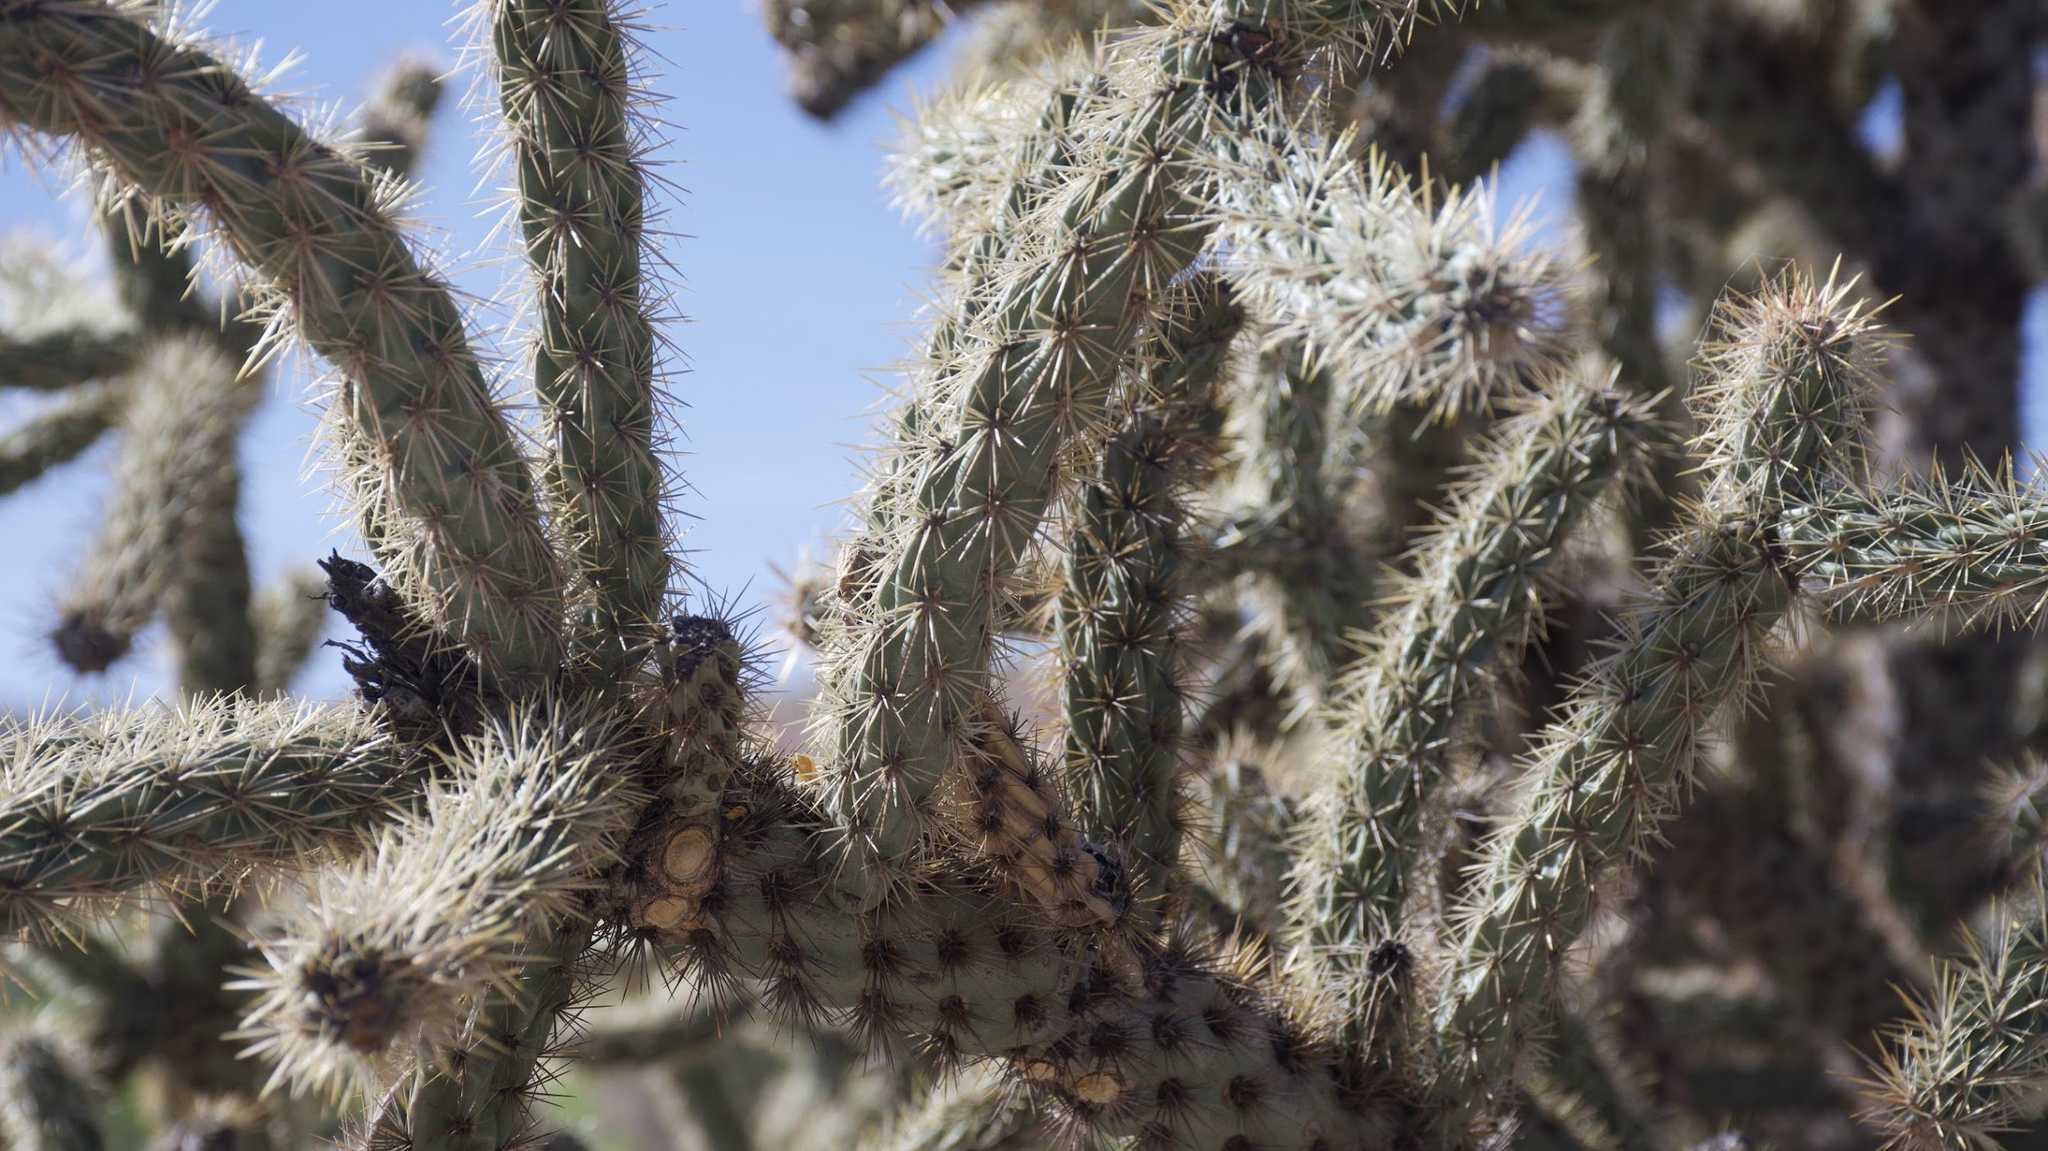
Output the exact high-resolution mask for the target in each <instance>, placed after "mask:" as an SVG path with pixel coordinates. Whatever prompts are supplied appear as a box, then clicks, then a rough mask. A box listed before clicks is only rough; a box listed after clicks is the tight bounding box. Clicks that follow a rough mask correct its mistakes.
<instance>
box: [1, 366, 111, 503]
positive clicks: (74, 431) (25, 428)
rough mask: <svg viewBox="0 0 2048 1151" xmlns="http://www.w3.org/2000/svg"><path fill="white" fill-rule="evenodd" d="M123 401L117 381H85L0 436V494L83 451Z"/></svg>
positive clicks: (103, 431) (97, 435)
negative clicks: (106, 382)
mask: <svg viewBox="0 0 2048 1151" xmlns="http://www.w3.org/2000/svg"><path fill="white" fill-rule="evenodd" d="M126 399H127V397H126V395H125V394H124V392H123V389H121V388H120V387H119V386H117V385H109V384H89V385H87V386H85V387H82V388H78V389H75V390H73V391H72V392H70V393H68V394H66V395H65V396H63V397H62V398H60V399H59V400H58V401H57V402H56V403H55V404H52V405H51V406H49V407H48V408H46V409H44V410H42V411H39V412H37V413H36V414H35V415H34V416H33V417H31V418H30V419H28V420H27V421H25V422H23V423H21V424H19V425H17V426H15V427H13V428H10V429H8V430H7V431H6V432H5V433H4V434H0V496H4V495H9V494H11V493H13V492H15V491H16V490H18V489H20V488H22V487H24V486H26V485H28V484H31V483H34V482H35V481H36V480H38V479H41V478H42V476H43V474H44V473H45V472H48V471H49V470H50V469H52V468H56V467H60V466H62V465H64V464H67V463H70V462H71V461H72V460H75V459H77V458H78V457H79V456H81V455H83V454H84V453H85V451H86V450H87V449H88V448H91V447H92V446H93V445H94V444H96V443H98V442H99V440H100V437H101V436H103V435H105V434H106V433H107V429H108V428H110V427H112V426H113V425H114V424H115V422H116V421H118V420H119V419H120V416H121V408H122V406H123V405H124V403H125V402H126Z"/></svg>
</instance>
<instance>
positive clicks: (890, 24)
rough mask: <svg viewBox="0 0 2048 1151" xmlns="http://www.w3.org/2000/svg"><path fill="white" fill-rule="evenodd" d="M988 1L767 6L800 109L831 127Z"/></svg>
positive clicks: (861, 0) (864, 0) (783, 1)
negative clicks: (851, 106)
mask: <svg viewBox="0 0 2048 1151" xmlns="http://www.w3.org/2000/svg"><path fill="white" fill-rule="evenodd" d="M982 2H983V0H767V2H766V3H765V4H764V5H763V6H762V7H763V12H764V15H765V16H766V17H767V21H768V34H769V35H770V36H772V37H774V38H775V42H776V43H778V44H780V45H782V48H783V51H785V52H787V53H788V54H789V86H790V94H791V95H792V96H794V97H795V98H796V102H797V106H798V107H800V108H802V109H803V110H804V111H806V112H808V113H810V114H811V115H813V116H816V117H817V118H818V119H820V120H830V119H831V118H832V117H834V116H836V115H838V114H839V112H840V110H841V109H843V108H844V107H846V104H847V102H848V101H850V100H852V99H853V98H854V97H855V96H858V95H860V94H861V93H862V92H864V91H866V90H867V89H869V88H871V87H873V86H874V85H875V84H877V83H879V82H880V81H881V80H882V78H883V77H884V76H886V75H888V74H889V71H890V69H892V68H894V67H895V66H896V65H898V64H900V63H902V62H903V61H904V60H907V59H909V58H910V57H911V56H913V55H915V54H916V53H917V51H918V49H920V48H923V47H924V46H925V45H926V44H928V43H930V42H931V41H932V39H933V38H934V37H936V36H937V35H938V34H939V33H940V32H942V31H944V30H945V27H946V25H947V24H948V23H950V22H951V21H952V19H953V17H954V16H956V15H958V14H961V13H964V12H967V11H970V10H972V9H974V8H976V7H979V6H980V4H981V3H982Z"/></svg>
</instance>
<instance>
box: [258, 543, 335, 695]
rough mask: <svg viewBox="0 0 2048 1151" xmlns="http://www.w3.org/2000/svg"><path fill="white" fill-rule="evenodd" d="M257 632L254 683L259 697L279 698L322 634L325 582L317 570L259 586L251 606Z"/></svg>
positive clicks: (325, 615)
mask: <svg viewBox="0 0 2048 1151" xmlns="http://www.w3.org/2000/svg"><path fill="white" fill-rule="evenodd" d="M250 613H251V615H252V617H253V621H254V624H255V628H256V679H255V681H254V683H253V684H252V685H251V686H252V687H253V689H254V690H255V692H256V694H257V695H259V696H279V695H283V694H285V692H286V691H288V690H289V689H290V688H291V684H292V679H293V678H294V677H296V676H297V675H298V674H299V669H301V668H303V667H304V666H305V665H306V660H307V658H308V657H309V656H311V655H312V654H313V649H314V647H315V645H317V644H318V643H319V642H320V637H321V636H323V635H325V634H326V633H327V621H328V620H329V619H330V618H332V617H331V616H330V615H329V614H328V603H327V579H326V577H324V576H322V575H321V574H320V573H319V572H317V571H312V570H305V569H302V570H297V571H292V572H288V573H286V575H285V576H284V578H283V579H280V580H279V581H278V582H276V583H274V584H272V585H271V586H269V587H266V588H264V589H263V590H262V591H260V592H258V593H257V595H256V601H255V602H254V603H253V604H251V605H250Z"/></svg>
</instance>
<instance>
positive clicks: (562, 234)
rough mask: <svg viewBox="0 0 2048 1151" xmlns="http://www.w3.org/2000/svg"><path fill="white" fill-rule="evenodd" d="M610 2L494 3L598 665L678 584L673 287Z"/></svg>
mask: <svg viewBox="0 0 2048 1151" xmlns="http://www.w3.org/2000/svg"><path fill="white" fill-rule="evenodd" d="M612 7H613V5H611V4H608V3H604V2H603V0H583V2H578V3H571V4H562V3H554V2H550V0H492V2H491V3H489V4H486V5H485V7H484V10H485V12H486V13H488V15H489V18H490V28H489V34H490V43H491V47H492V49H493V53H494V58H495V63H496V69H497V82H498V92H499V102H500V104H501V105H502V107H503V109H504V113H505V125H506V134H507V140H506V143H507V146H508V149H509V151H510V154H511V162H512V166H513V168H514V169H515V170H516V173H517V177H518V187H519V196H518V200H517V213H518V225H519V229H520V233H521V235H522V236H523V238H524V243H525V249H526V256H527V260H528V263H529V264H530V265H531V267H532V269H533V273H534V278H535V281H536V286H537V289H538V291H537V293H536V294H537V297H538V299H539V301H540V305H539V311H540V314H539V316H538V318H537V321H536V331H535V333H534V335H535V342H536V347H535V349H534V353H533V356H534V369H533V370H534V375H533V387H534V393H535V394H536V395H537V396H538V397H539V398H540V401H541V405H542V409H543V411H544V412H545V414H546V418H547V423H548V426H549V428H550V429H551V431H552V434H553V450H552V451H551V452H550V453H549V454H548V457H547V468H548V470H549V478H548V482H549V486H550V488H551V489H552V490H551V495H552V499H553V502H554V504H555V521H556V526H557V528H558V529H559V530H560V531H562V532H563V533H564V534H565V535H566V536H567V538H568V540H569V543H570V545H571V547H572V549H573V552H574V556H575V560H574V564H573V570H574V573H575V577H576V579H577V581H578V583H579V584H580V585H581V587H580V589H579V590H580V591H581V592H582V593H584V594H587V595H589V596H590V597H591V598H592V601H593V602H592V604H591V607H590V611H591V613H592V616H593V618H592V619H591V620H590V627H589V631H588V632H587V633H585V634H579V635H577V636H575V637H573V638H574V641H575V642H576V643H577V645H578V646H579V647H581V648H583V649H585V652H586V653H587V654H592V655H595V656H596V658H597V662H598V665H599V671H600V674H610V673H611V672H614V671H616V669H617V668H618V667H620V666H622V665H623V662H624V661H625V660H628V659H631V658H634V657H635V656H636V654H637V653H639V652H641V651H643V650H644V649H646V648H647V647H650V646H651V645H652V644H653V643H654V641H655V640H656V639H657V638H658V637H659V635H660V621H661V615H662V602H663V598H664V597H665V596H666V594H667V592H668V582H669V558H668V554H667V551H666V544H667V542H668V540H667V531H666V527H665V525H664V523H663V519H662V498H663V492H662V483H663V480H662V474H661V467H660V463H659V461H658V460H657V459H656V457H655V449H654V436H655V421H656V417H657V414H658V413H657V411H656V403H657V396H658V393H657V390H656V382H657V378H658V375H659V372H660V363H659V360H660V358H661V355H662V352H663V348H662V345H661V341H660V338H659V336H658V335H657V333H656V328H655V322H656V321H657V320H659V319H660V318H661V316H660V314H659V313H660V309H661V308H662V307H663V306H664V305H665V300H664V298H663V293H662V291H661V286H660V282H659V279H658V272H659V267H658V261H659V254H658V253H657V252H656V251H655V249H654V247H653V245H652V244H651V243H650V234H649V232H648V228H649V218H648V216H649V208H648V198H649V193H650V191H651V190H653V185H654V181H653V180H652V179H651V178H650V176H649V174H648V160H647V157H646V151H647V149H648V147H649V145H650V143H651V142H653V141H652V137H651V136H650V133H649V129H648V125H647V123H646V121H645V119H644V117H643V115H642V113H641V107H640V105H641V104H642V103H643V102H644V100H645V97H644V96H643V94H642V93H640V92H639V90H638V89H637V88H636V86H635V81H636V75H635V72H634V69H635V67H636V62H635V60H634V55H635V45H634V43H633V41H632V39H631V30H630V29H629V28H627V27H625V26H624V25H622V23H621V22H620V20H618V19H616V18H614V16H613V15H612V13H611V11H610V10H611V8H612ZM597 645H602V646H603V648H604V650H602V651H591V650H590V649H592V648H593V647H594V646H597Z"/></svg>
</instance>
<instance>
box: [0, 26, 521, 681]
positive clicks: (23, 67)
mask: <svg viewBox="0 0 2048 1151" xmlns="http://www.w3.org/2000/svg"><path fill="white" fill-rule="evenodd" d="M6 19H7V22H8V25H9V27H10V29H11V32H10V34H9V35H8V37H7V38H6V44H5V46H4V48H0V78H4V83H0V120H4V121H6V122H8V123H10V124H12V125H14V126H16V127H17V128H25V129H32V130H35V131H41V132H49V133H53V134H57V135H65V136H77V137H79V138H80V139H81V140H82V141H83V142H84V143H86V144H87V145H88V146H89V147H90V149H91V151H92V154H93V156H94V158H95V159H96V160H97V161H98V162H100V163H103V164H105V165H107V166H108V167H110V168H111V169H112V170H113V171H115V172H117V173H118V174H119V176H120V177H121V178H122V179H123V180H124V181H125V182H127V183H130V184H132V185H133V186H135V187H137V188H140V189H142V190H143V191H144V192H145V193H146V194H148V195H149V196H151V197H153V198H154V201H155V203H156V204H157V205H158V206H159V207H160V208H161V210H163V211H166V212H179V211H192V210H196V209H199V208H201V207H202V206H204V208H205V211H206V212H207V214H208V217H209V220H210V222H211V224H212V225H213V226H214V227H215V228H217V229H218V230H219V233H220V235H221V237H222V238H223V239H224V240H225V241H226V242H227V244H228V245H229V246H230V247H231V248H232V249H233V250H234V252H235V253H236V254H237V255H238V256H239V257H241V259H242V260H243V261H244V262H246V263H247V264H248V265H250V266H251V267H252V268H254V269H256V270H257V271H259V272H260V273H261V274H262V275H263V276H264V277H265V278H266V281H267V283H268V285H269V286H270V287H271V288H272V289H273V290H274V291H276V292H277V293H279V295H280V297H281V298H282V300H284V301H287V302H289V304H290V306H291V308H292V309H293V312H292V314H293V318H294V319H295V321H296V322H297V324H298V325H299V328H300V330H301V332H302V333H303V335H304V336H305V338H306V339H307V341H308V342H309V343H311V344H312V346H313V347H314V349H315V350H317V351H319V352H320V353H321V354H322V355H323V356H325V357H326V358H327V359H328V361H329V363H331V364H333V365H335V367H336V369H337V371H338V372H339V373H340V374H341V378H342V384H341V386H340V387H339V388H338V390H337V392H336V398H335V402H334V404H333V405H332V406H331V407H330V408H329V411H330V413H332V415H333V416H334V418H335V419H336V420H337V421H338V423H339V426H340V427H341V429H342V431H341V432H340V434H341V435H343V436H345V437H349V438H352V439H356V440H358V441H360V442H361V443H362V444H363V445H365V452H366V457H365V458H364V459H362V460H360V461H358V462H360V463H363V464H365V465H368V466H367V469H366V470H365V471H363V472H362V473H361V474H358V475H356V476H354V477H353V482H354V483H355V484H356V485H357V486H358V487H359V488H361V489H363V490H365V491H366V492H368V493H383V494H384V495H388V497H389V505H390V508H391V510H392V511H393V512H395V513H397V514H398V515H399V516H402V517H403V519H402V521H401V522H399V523H395V524H393V525H391V527H392V535H393V536H394V537H395V540H396V543H395V547H396V549H397V551H396V552H395V553H394V554H396V555H398V556H399V557H400V558H401V560H402V564H401V567H400V570H399V573H398V574H399V575H400V576H402V577H403V578H404V580H405V582H406V583H407V584H408V585H409V586H416V587H418V588H420V589H421V590H422V591H423V592H425V593H426V594H424V595H421V596H418V597H415V598H417V599H418V600H419V602H420V603H421V605H422V606H423V607H424V608H425V609H426V610H427V611H428V614H429V615H430V617H431V618H432V619H433V620H434V621H435V622H436V623H437V624H439V625H441V626H442V627H444V628H446V629H447V631H448V632H449V633H450V634H451V635H452V636H454V637H456V638H458V639H460V640H462V641H464V642H466V643H467V644H468V645H469V646H470V647H471V649H472V650H474V651H476V652H477V653H478V654H479V656H480V657H481V659H482V660H483V663H484V665H485V667H486V668H487V669H488V670H489V671H490V672H492V673H493V674H496V675H499V676H501V677H503V678H504V679H505V680H506V681H507V683H508V684H509V685H511V686H513V687H515V688H519V689H522V690H524V689H528V688H531V687H533V686H535V685H536V684H537V683H538V682H539V681H540V680H541V679H543V678H545V676H546V675H547V674H548V670H549V669H550V668H551V667H552V666H553V665H554V663H555V662H556V656H557V654H558V653H559V651H560V648H561V637H560V614H561V613H560V602H561V586H560V585H561V577H560V573H559V572H558V571H557V570H556V564H555V561H554V559H553V557H552V556H551V555H550V553H549V550H548V547H547V543H546V539H545V536H544V534H543V532H542V528H541V523H540V516H539V512H538V509H537V507H536V505H535V502H534V497H533V486H532V483H531V482H530V481H529V480H528V478H527V475H526V471H525V466H524V464H523V462H522V461H521V459H520V456H519V453H518V450H517V447H516V445H515V443H514V438H513V433H512V429H511V427H510V425H509V424H508V423H507V421H506V419H505V416H504V414H503V413H502V412H501V411H500V410H499V408H498V406H497V404H496V402H495V401H494V400H493V398H492V397H491V395H490V393H489V390H488V389H487V388H486V386H485V383H484V378H483V374H482V370H481V369H480V367H479V366H478V364H477V361H476V357H475V354H474V353H473V352H472V351H471V350H470V348H469V343H468V336H467V334H466V332H465V331H464V329H463V323H462V316H461V314H460V313H459V312H458V311H457V309H456V307H455V304H454V302H453V300H452V298H451V297H450V296H449V294H448V290H447V288H446V287H445V285H443V284H442V283H441V282H440V281H439V280H438V279H436V278H435V277H434V276H433V275H432V274H431V273H430V272H428V271H427V270H425V269H424V268H422V267H421V266H420V263H419V261H418V259H417V258H416V257H415V256H414V255H413V253H412V252H411V251H410V250H409V249H408V248H407V246H406V243H405V240H404V238H403V237H402V236H401V234H400V233H399V231H398V230H397V228H396V227H395V226H394V225H393V223H392V222H391V219H390V215H389V212H388V210H387V209H386V207H385V206H384V205H383V204H382V203H380V202H379V200H378V195H377V192H376V189H375V188H373V187H372V186H371V184H370V182H369V181H368V180H366V179H365V178H364V176H363V175H362V173H361V171H360V170H359V169H357V168H356V167H355V166H354V165H353V164H352V163H350V162H349V161H348V160H347V159H346V158H345V157H343V156H342V155H340V154H339V153H337V152H335V151H334V150H333V149H332V148H330V147H328V146H326V145H324V144H321V143H319V142H318V141H315V140H313V139H311V138H310V137H308V136H307V135H306V134H305V133H304V132H303V131H302V130H301V129H300V128H299V127H298V126H297V125H296V124H294V123H293V122H292V121H291V120H289V119H287V118H286V117H285V116H284V115H283V114H282V113H280V112H278V111H276V110H275V109H274V108H272V107H271V106H270V105H269V104H268V103H266V102H264V101H262V100H260V99H255V98H253V97H254V93H252V92H250V91H249V90H248V88H247V85H246V84H245V82H243V81H242V80H241V79H240V78H239V77H237V76H236V75H235V73H234V71H233V70H232V69H230V68H228V67H227V66H225V65H223V64H222V63H221V62H220V61H218V60H216V59H214V58H213V57H212V56H211V55H209V54H208V53H207V52H206V51H205V50H204V49H203V48H201V47H197V46H192V45H186V44H181V43H175V42H171V41H167V40H164V39H162V38H160V37H159V36H158V35H157V34H156V33H155V32H154V31H152V30H151V29H150V28H149V27H148V26H146V25H145V24H143V23H142V22H141V21H139V20H138V19H136V18H135V17H134V16H133V15H131V14H130V13H128V12H126V11H122V10H116V9H113V8H101V7H94V6H77V7H65V8H51V7H47V6H42V5H36V4H29V3H26V2H17V3H12V4H10V5H9V6H8V9H7V11H6ZM259 158H260V159H259ZM258 166H267V170H268V172H269V175H268V176H267V177H259V178H254V179H251V178H246V176H247V174H248V173H250V172H253V171H256V169H257V167H258ZM376 498H377V499H379V500H380V501H381V500H382V498H383V496H382V495H380V496H378V497H376Z"/></svg>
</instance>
